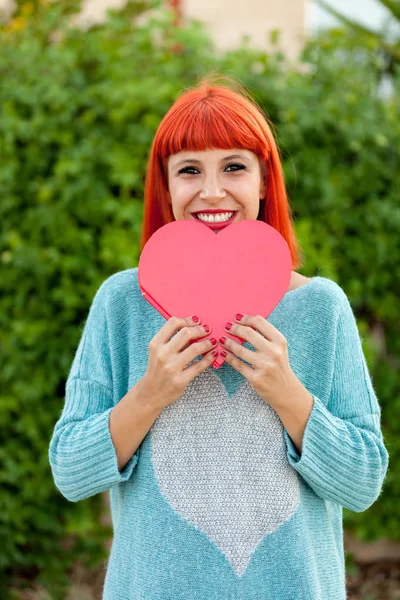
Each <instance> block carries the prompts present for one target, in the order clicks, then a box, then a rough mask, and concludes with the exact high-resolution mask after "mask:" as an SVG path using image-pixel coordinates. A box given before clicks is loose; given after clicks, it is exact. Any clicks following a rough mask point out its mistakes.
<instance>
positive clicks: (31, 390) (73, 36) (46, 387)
mask: <svg viewBox="0 0 400 600" xmlns="http://www.w3.org/2000/svg"><path fill="white" fill-rule="evenodd" d="M78 4H79V3H74V2H71V3H61V5H60V3H50V4H43V3H42V4H41V3H37V5H36V6H35V7H33V5H30V4H28V5H27V4H25V5H22V6H21V7H20V9H19V12H18V13H17V14H16V16H15V17H14V19H13V20H12V21H11V22H9V23H8V24H6V25H4V26H3V28H2V29H1V30H0V73H1V81H2V84H1V87H0V106H1V113H0V136H1V138H0V139H1V146H0V152H1V155H0V157H1V168H0V186H1V190H2V201H1V204H0V217H1V230H0V264H1V296H0V323H1V344H0V360H1V364H2V369H1V373H0V377H1V395H0V436H1V439H2V440H3V444H2V447H1V449H0V457H1V463H0V464H1V468H0V478H1V485H2V494H1V497H0V523H1V551H0V566H1V571H2V573H3V575H2V576H1V579H0V596H1V597H2V598H6V597H7V594H11V592H10V586H11V584H12V583H15V582H16V580H17V576H18V578H19V580H20V579H21V578H22V579H23V578H25V579H26V580H27V581H31V580H33V579H35V580H36V581H37V582H38V583H41V584H42V585H44V586H45V587H46V589H47V590H48V591H49V593H50V594H51V595H52V597H53V598H55V599H58V598H64V597H65V589H66V588H67V586H68V574H69V572H70V569H71V567H72V565H73V564H74V563H75V562H76V560H77V559H78V558H79V559H80V560H84V561H85V562H86V564H87V565H88V566H93V565H98V564H99V563H101V561H103V560H104V559H105V558H106V553H105V550H104V540H105V539H106V538H108V537H109V536H110V535H111V530H110V527H107V526H104V525H102V524H99V523H101V521H100V515H101V513H102V512H103V511H104V507H103V504H102V499H101V498H100V497H99V496H96V497H93V498H89V499H87V500H86V501H85V502H80V503H77V504H75V503H69V502H67V501H66V500H65V499H64V498H63V497H62V496H61V495H60V494H59V493H58V492H57V490H56V489H55V487H54V484H53V481H52V477H51V472H50V467H49V464H48V457H47V450H48V444H49V439H50V436H51V433H52V431H53V428H54V424H55V422H56V420H57V418H58V416H59V415H60V413H61V409H62V406H63V400H64V386H65V380H66V377H67V375H68V371H69V368H70V366H71V363H72V360H73V356H74V353H75V350H76V348H77V344H78V342H79V339H80V336H81V333H82V329H83V325H84V322H85V319H86V316H87V312H88V309H89V306H90V304H91V301H92V299H93V296H94V294H95V292H96V290H97V289H98V287H99V285H100V284H101V283H102V281H104V279H105V278H106V277H108V276H109V275H111V274H112V273H115V272H117V271H120V270H122V269H126V268H129V267H134V266H136V265H137V263H138V258H139V236H140V227H141V219H142V198H143V181H144V172H145V165H146V160H147V156H148V152H149V150H150V144H151V141H152V138H153V136H154V133H155V131H156V129H157V127H158V124H159V122H160V120H161V119H162V117H163V115H164V114H165V112H166V111H167V110H168V108H169V107H170V105H171V104H172V102H173V101H174V100H175V98H176V96H177V95H178V94H179V93H180V92H181V91H182V89H183V88H185V87H187V86H188V85H192V84H193V83H194V82H195V81H196V80H197V79H198V78H199V77H200V76H201V75H204V74H205V73H206V72H209V71H210V70H211V69H215V70H217V71H218V72H221V73H225V74H227V75H231V76H234V77H237V78H238V79H240V80H241V81H242V82H243V83H244V84H245V85H247V86H248V88H249V89H250V90H251V92H252V93H253V94H254V96H255V98H256V100H257V101H258V102H259V103H260V104H261V106H262V107H263V108H264V109H265V110H266V112H267V113H268V115H269V117H270V119H271V120H272V122H273V123H274V124H275V130H276V134H277V137H278V142H279V144H280V146H281V148H282V155H283V158H284V167H285V172H286V177H287V183H288V188H289V193H290V196H291V202H292V206H293V209H294V214H295V217H296V222H295V224H296V229H297V234H298V236H299V239H300V243H301V245H302V247H303V250H304V255H305V257H306V264H305V265H304V270H303V272H304V273H305V274H307V275H309V276H312V275H315V274H319V275H323V276H326V277H330V278H332V279H335V280H336V281H338V282H339V283H340V285H341V286H342V287H343V289H344V290H345V292H346V293H347V294H348V296H349V298H350V300H351V302H352V306H353V308H354V310H355V312H356V316H357V319H358V323H359V327H360V332H361V334H362V337H363V339H364V350H365V353H366V356H367V360H368V363H369V366H370V370H371V374H372V376H373V381H374V385H375V389H376V392H377V395H378V398H379V400H380V403H381V406H382V415H383V419H382V420H383V432H384V436H385V440H386V445H387V447H388V450H389V452H390V455H391V459H390V470H389V473H388V476H387V480H386V484H385V487H384V491H383V493H382V495H381V497H380V499H379V502H377V503H376V504H375V505H373V506H372V507H371V508H370V509H369V510H368V512H367V513H350V511H345V524H346V526H347V527H348V528H349V529H352V530H353V531H354V533H355V534H356V535H357V536H358V537H361V538H363V539H374V538H376V537H390V538H392V539H400V531H399V527H398V523H397V519H396V513H397V499H398V496H399V489H398V487H399V483H398V482H399V481H400V478H399V476H398V475H399V474H398V470H399V467H398V466H397V464H400V462H399V461H396V458H398V457H399V454H400V450H399V443H398V441H397V439H398V433H399V429H400V423H399V421H400V378H399V375H398V366H399V355H400V342H399V337H398V335H396V334H397V333H398V329H396V325H397V323H398V307H399V305H398V297H399V292H400V290H399V285H400V284H399V281H400V262H399V246H398V231H399V226H400V208H399V205H398V191H397V190H398V189H399V184H400V181H399V179H400V169H399V166H400V165H399V162H400V161H399V152H400V150H399V148H400V125H399V122H398V114H399V100H398V98H399V94H395V95H394V96H393V97H392V98H390V99H388V100H385V99H384V98H381V97H380V96H379V95H378V93H377V78H376V76H375V74H376V69H375V67H374V64H375V63H374V61H375V58H374V57H373V56H371V57H370V58H368V59H365V57H364V59H363V60H362V61H360V59H359V56H358V55H357V53H352V52H351V50H349V49H345V50H343V51H342V52H341V53H338V51H337V47H336V44H335V40H332V39H331V38H329V37H327V38H324V39H323V40H319V41H316V42H311V43H310V44H309V45H308V46H307V48H306V49H305V53H304V57H303V68H302V69H295V68H292V67H290V66H289V65H288V64H286V62H285V60H284V59H283V57H282V55H280V54H279V52H277V53H276V54H270V55H268V54H265V53H264V52H261V51H255V50H252V49H250V47H249V45H248V44H247V43H246V40H244V42H243V45H242V47H241V48H240V49H237V50H234V51H230V52H225V53H222V52H221V53H218V52H217V51H216V50H215V48H214V47H213V45H212V43H211V41H210V40H209V39H208V37H207V35H206V33H205V31H204V29H203V27H202V26H201V25H200V23H197V22H194V23H188V25H187V26H186V27H185V28H182V29H176V28H175V27H174V25H173V16H172V14H171V13H169V12H168V11H166V10H164V9H162V8H160V7H159V6H158V4H159V3H158V2H156V3H154V4H152V5H150V4H146V3H143V4H141V5H139V4H138V3H136V2H135V3H132V4H129V5H128V6H127V8H126V9H124V10H123V11H121V12H119V13H117V12H113V13H110V15H109V18H108V20H107V22H106V23H105V24H103V25H98V26H95V27H92V28H91V29H89V30H88V31H84V30H82V29H79V28H74V27H71V26H68V25H69V23H70V15H71V12H72V10H73V9H75V8H76V6H78ZM65 6H67V9H66V8H65ZM149 8H152V9H153V11H152V12H150V13H149V14H150V17H149V18H148V19H147V20H146V19H142V20H141V21H140V20H138V17H139V16H140V15H141V14H143V13H144V11H145V10H147V9H149ZM398 81H399V78H398V76H396V83H395V85H396V86H398ZM396 473H397V477H396ZM66 536H67V539H65V538H66ZM60 549H61V550H60ZM7 590H8V591H7Z"/></svg>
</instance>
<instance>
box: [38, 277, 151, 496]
mask: <svg viewBox="0 0 400 600" xmlns="http://www.w3.org/2000/svg"><path fill="white" fill-rule="evenodd" d="M108 288H109V285H108V280H107V281H106V282H104V283H103V284H102V286H100V288H99V290H98V291H97V293H96V296H95V298H94V300H93V302H92V305H91V307H90V311H89V315H88V318H87V321H86V324H85V327H84V330H83V334H82V337H81V340H80V343H79V346H78V349H77V351H76V354H75V357H74V360H73V363H72V367H71V370H70V373H69V376H68V379H67V383H66V394H65V403H64V407H63V410H62V414H61V416H60V418H59V420H58V421H57V423H56V425H55V428H54V431H53V435H52V438H51V441H50V445H49V462H50V466H51V470H52V474H53V479H54V483H55V485H56V487H57V488H58V490H59V491H60V492H61V494H63V496H64V497H65V498H67V500H70V501H71V502H76V501H78V500H82V499H84V498H88V497H90V496H93V495H94V494H97V493H99V492H103V491H106V490H108V489H109V488H110V487H111V486H113V485H115V484H117V483H120V482H123V481H126V480H127V479H129V477H130V476H131V474H132V471H133V469H134V468H135V466H136V464H137V461H138V457H139V449H137V450H136V452H135V453H134V454H133V456H131V457H130V460H129V461H128V462H127V463H126V464H125V466H124V470H123V471H122V472H120V471H119V468H118V460H117V454H116V451H115V448H114V445H113V440H112V437H111V433H110V416H111V412H112V411H113V410H114V399H113V379H112V369H111V357H110V349H109V342H108V330H107V314H106V313H107V289H108ZM125 404H126V403H125ZM132 426H133V427H134V424H133V423H132ZM117 429H118V425H117ZM117 437H118V434H117ZM138 441H139V440H138Z"/></svg>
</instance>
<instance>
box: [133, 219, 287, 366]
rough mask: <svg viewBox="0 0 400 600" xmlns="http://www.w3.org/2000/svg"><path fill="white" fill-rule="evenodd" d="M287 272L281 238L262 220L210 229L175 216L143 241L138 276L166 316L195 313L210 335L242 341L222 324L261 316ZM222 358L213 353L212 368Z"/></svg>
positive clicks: (275, 301) (275, 300) (276, 297)
mask: <svg viewBox="0 0 400 600" xmlns="http://www.w3.org/2000/svg"><path fill="white" fill-rule="evenodd" d="M291 270H292V260H291V255H290V250H289V247H288V245H287V243H286V241H285V239H284V238H283V237H282V236H281V235H280V233H279V232H278V231H277V230H276V229H274V228H273V227H271V226H270V225H267V224H266V223H264V222H263V221H256V220H244V221H237V222H235V223H232V224H231V225H229V226H227V227H225V229H222V230H221V231H219V232H218V233H215V232H214V231H212V230H211V229H209V228H208V227H207V225H204V224H203V223H200V222H197V221H189V220H179V221H173V222H172V223H168V224H167V225H164V226H163V227H161V228H160V229H158V230H157V231H156V232H155V233H154V234H153V235H152V236H151V238H150V239H149V240H148V242H147V244H146V245H145V247H144V248H143V251H142V254H141V256H140V260H139V268H138V279H139V286H140V289H141V291H142V294H143V296H144V297H145V298H146V300H148V302H150V304H152V305H153V306H154V308H156V310H158V312H160V313H161V314H162V315H163V316H164V317H165V318H166V319H169V318H170V317H171V316H177V317H187V316H189V315H198V316H199V317H200V318H201V320H202V323H203V324H208V325H209V326H210V327H211V333H210V334H209V335H210V336H212V337H215V338H217V340H218V339H219V338H220V337H221V336H225V337H231V338H232V339H235V340H236V341H238V342H239V343H244V341H245V340H243V339H241V338H238V337H237V336H234V335H232V334H229V333H227V331H225V324H226V323H227V322H228V321H232V322H235V315H236V314H237V313H242V314H247V315H262V316H263V317H264V318H267V317H268V315H269V314H270V313H271V312H272V311H273V310H274V308H275V307H276V306H277V304H278V303H279V302H280V300H281V299H282V297H283V296H284V295H285V293H286V291H287V289H288V287H289V283H290V277H291ZM206 337H208V336H206ZM218 349H219V350H221V347H219V348H218ZM224 362H225V361H224V359H223V358H222V357H221V355H220V354H219V355H218V357H217V358H216V360H215V361H214V362H213V367H214V368H216V369H218V368H219V367H220V366H221V365H222V364H223V363H224Z"/></svg>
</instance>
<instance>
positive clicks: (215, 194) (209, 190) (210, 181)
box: [200, 175, 226, 202]
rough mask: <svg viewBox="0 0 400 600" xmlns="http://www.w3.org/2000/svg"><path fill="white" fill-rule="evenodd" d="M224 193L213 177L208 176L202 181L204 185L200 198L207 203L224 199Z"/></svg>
mask: <svg viewBox="0 0 400 600" xmlns="http://www.w3.org/2000/svg"><path fill="white" fill-rule="evenodd" d="M225 196H226V192H225V190H224V189H223V188H222V187H221V185H220V182H219V179H218V177H217V176H215V175H210V176H208V177H207V178H205V179H204V184H203V187H202V190H201V192H200V198H201V199H202V200H207V202H212V201H215V202H219V200H221V199H222V198H225Z"/></svg>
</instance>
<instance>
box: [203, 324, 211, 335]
mask: <svg viewBox="0 0 400 600" xmlns="http://www.w3.org/2000/svg"><path fill="white" fill-rule="evenodd" d="M203 327H204V329H205V330H206V332H207V333H210V331H211V329H210V327H209V325H203Z"/></svg>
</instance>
